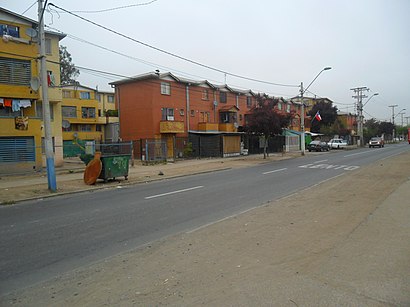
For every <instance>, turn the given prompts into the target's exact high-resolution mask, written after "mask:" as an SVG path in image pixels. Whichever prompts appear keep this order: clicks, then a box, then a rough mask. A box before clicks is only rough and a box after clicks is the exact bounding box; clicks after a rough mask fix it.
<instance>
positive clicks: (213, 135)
mask: <svg viewBox="0 0 410 307" xmlns="http://www.w3.org/2000/svg"><path fill="white" fill-rule="evenodd" d="M111 85H112V86H114V87H115V94H116V102H117V104H118V106H117V107H118V111H119V118H120V137H121V138H122V140H124V141H135V140H140V139H157V140H159V139H160V140H163V141H166V144H167V157H168V158H172V157H175V156H176V155H177V154H179V153H177V152H175V151H174V149H175V139H176V138H179V137H184V138H189V140H190V142H191V143H193V144H194V150H195V149H197V150H199V151H200V150H202V151H204V150H205V151H206V155H207V156H230V155H239V154H240V143H241V135H242V133H241V132H240V131H241V128H242V127H243V126H245V115H246V114H247V113H248V112H249V111H250V109H251V108H252V107H253V106H254V105H255V104H256V94H255V93H254V92H252V91H250V90H249V91H244V90H238V89H233V88H231V87H229V86H228V85H222V86H218V85H214V84H211V83H210V82H208V81H206V80H204V81H196V80H189V79H185V78H180V77H177V76H175V75H173V74H172V73H164V74H160V73H148V74H144V75H140V76H136V77H134V78H128V79H123V80H119V81H116V82H112V83H111ZM282 103H283V105H282ZM277 108H278V109H280V110H281V111H282V112H291V111H292V110H293V111H296V112H297V109H295V105H293V104H291V103H290V102H286V101H285V100H283V99H282V100H281V103H279V104H278V106H277ZM296 108H297V106H296ZM201 144H202V145H201ZM205 144H208V145H207V146H206V145H205ZM201 146H202V147H201ZM210 148H212V150H209V149H210ZM204 154H205V153H204Z"/></svg>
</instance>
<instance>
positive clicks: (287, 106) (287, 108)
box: [286, 103, 290, 113]
mask: <svg viewBox="0 0 410 307" xmlns="http://www.w3.org/2000/svg"><path fill="white" fill-rule="evenodd" d="M286 112H288V113H290V104H289V103H288V104H286Z"/></svg>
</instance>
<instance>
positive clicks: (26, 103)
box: [19, 99, 31, 108]
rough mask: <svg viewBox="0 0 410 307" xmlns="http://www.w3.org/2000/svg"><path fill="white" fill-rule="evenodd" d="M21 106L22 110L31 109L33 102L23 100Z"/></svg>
mask: <svg viewBox="0 0 410 307" xmlns="http://www.w3.org/2000/svg"><path fill="white" fill-rule="evenodd" d="M19 105H20V108H29V107H31V101H30V100H29V99H21V100H20V103H19Z"/></svg>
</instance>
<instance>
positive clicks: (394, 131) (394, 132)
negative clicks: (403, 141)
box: [390, 104, 406, 141]
mask: <svg viewBox="0 0 410 307" xmlns="http://www.w3.org/2000/svg"><path fill="white" fill-rule="evenodd" d="M397 106H398V105H397V104H396V105H394V106H390V107H393V112H392V120H393V141H394V139H395V138H396V126H395V125H394V118H395V117H396V116H398V115H400V114H402V113H401V112H403V111H406V109H403V110H401V111H400V112H398V113H396V115H395V114H394V107H397Z"/></svg>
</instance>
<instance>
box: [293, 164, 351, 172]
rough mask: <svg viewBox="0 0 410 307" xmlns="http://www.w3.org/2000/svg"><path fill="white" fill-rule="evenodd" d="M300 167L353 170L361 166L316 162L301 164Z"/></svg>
mask: <svg viewBox="0 0 410 307" xmlns="http://www.w3.org/2000/svg"><path fill="white" fill-rule="evenodd" d="M299 167H302V168H318V169H343V170H345V171H353V170H355V169H358V168H359V166H356V165H333V164H314V163H310V164H306V165H301V166H299Z"/></svg>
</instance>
